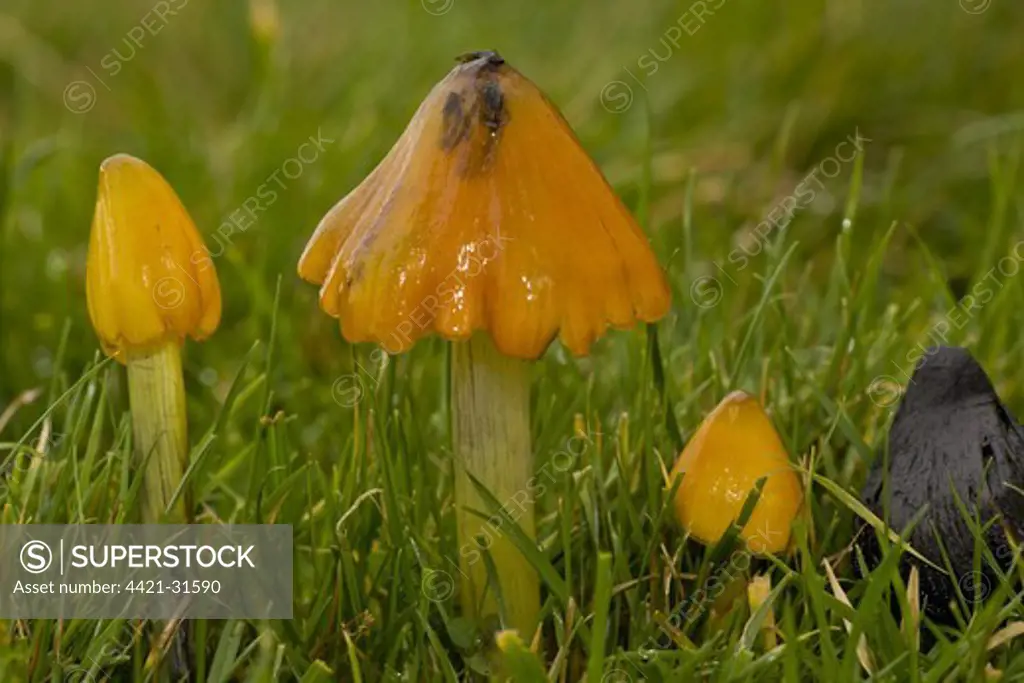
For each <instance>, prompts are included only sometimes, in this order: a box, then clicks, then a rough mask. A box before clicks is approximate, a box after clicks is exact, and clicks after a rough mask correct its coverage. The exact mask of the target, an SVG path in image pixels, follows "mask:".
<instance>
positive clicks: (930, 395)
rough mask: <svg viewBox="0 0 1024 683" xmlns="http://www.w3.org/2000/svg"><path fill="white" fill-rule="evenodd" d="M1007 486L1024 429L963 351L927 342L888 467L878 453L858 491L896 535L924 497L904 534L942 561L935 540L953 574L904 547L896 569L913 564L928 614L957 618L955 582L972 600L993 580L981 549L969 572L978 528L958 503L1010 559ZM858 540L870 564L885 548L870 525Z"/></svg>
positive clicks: (1019, 460)
mask: <svg viewBox="0 0 1024 683" xmlns="http://www.w3.org/2000/svg"><path fill="white" fill-rule="evenodd" d="M1010 485H1012V486H1013V487H1017V488H1024V430H1022V429H1021V427H1020V426H1019V425H1018V424H1017V421H1016V420H1015V419H1014V417H1013V416H1012V415H1011V414H1010V412H1009V411H1008V410H1007V409H1006V408H1005V407H1004V406H1003V404H1002V402H1001V401H1000V400H999V396H997V395H996V392H995V389H994V388H993V387H992V383H991V381H989V378H988V376H987V375H986V374H985V371H984V370H983V369H982V368H981V366H980V365H979V364H978V362H977V361H976V360H975V359H974V357H973V356H971V354H970V353H969V352H968V351H967V350H966V349H962V348H956V347H945V346H940V347H936V348H932V349H929V350H928V351H927V353H926V354H925V355H924V356H923V357H922V358H921V360H920V361H919V362H918V364H917V367H916V368H915V369H914V374H913V376H912V377H911V378H910V383H909V384H908V386H907V389H906V392H905V393H904V396H903V400H902V401H901V403H900V406H899V409H898V410H897V412H896V418H895V419H894V421H893V424H892V428H891V429H890V430H889V459H888V470H886V459H885V454H884V452H882V453H879V454H878V455H877V457H876V458H875V461H874V464H873V465H872V468H871V472H870V474H869V476H868V479H867V483H866V484H865V486H864V490H863V491H862V492H861V499H862V500H863V502H864V503H865V505H867V506H868V508H870V509H871V511H872V512H873V513H875V514H876V515H878V516H879V517H880V518H881V519H883V520H886V521H887V522H888V525H889V527H890V528H891V529H892V530H893V531H895V532H896V533H902V532H903V531H904V530H905V529H906V527H907V526H908V525H909V524H910V523H911V522H912V521H913V520H914V518H915V517H917V516H918V515H919V511H920V510H921V508H922V507H924V506H925V505H926V504H927V506H928V509H927V511H926V512H925V513H924V515H923V516H921V518H920V520H919V521H918V523H917V524H916V526H915V527H914V529H913V531H912V532H911V534H910V537H909V538H908V539H906V540H907V541H909V543H910V545H911V546H912V547H913V548H914V550H916V551H917V552H918V553H920V554H921V555H923V556H924V557H926V558H928V560H930V561H931V562H933V563H935V564H936V565H937V566H939V567H942V568H944V569H945V568H946V564H945V562H944V560H943V553H942V551H941V550H940V541H941V544H942V545H941V547H943V548H945V552H946V554H947V556H948V558H949V563H950V565H951V567H952V570H953V574H952V575H948V574H945V573H943V572H940V571H938V570H936V569H933V568H931V567H929V566H927V565H925V564H924V563H921V562H920V561H918V560H917V559H916V558H914V557H913V556H912V555H911V554H909V553H904V555H903V557H902V558H901V560H902V566H901V573H902V574H903V576H904V578H906V574H907V573H908V572H909V566H910V564H911V563H914V564H917V565H918V571H919V572H920V578H921V594H922V603H923V608H924V613H925V614H926V615H927V616H928V617H929V618H930V619H932V620H933V621H935V622H937V623H941V624H947V625H952V624H954V623H955V621H954V619H953V613H952V611H951V609H950V603H951V602H952V601H955V600H956V599H957V590H956V586H955V585H954V584H958V585H959V586H960V590H961V593H962V594H963V595H964V598H965V600H967V601H968V602H970V601H972V600H973V599H974V598H975V597H984V595H983V594H985V593H987V592H989V589H991V588H993V587H994V586H995V581H997V578H996V574H995V572H993V571H992V568H991V566H989V563H988V562H987V561H986V560H985V558H984V556H982V559H981V562H980V568H981V575H980V576H979V575H978V574H976V573H975V569H974V567H975V564H974V556H975V535H974V534H973V533H972V532H971V528H970V525H969V523H968V521H967V519H965V516H964V510H966V511H968V513H969V514H970V515H971V517H972V518H974V519H975V520H979V521H980V523H981V525H982V528H985V525H986V524H988V528H987V532H986V534H985V540H986V543H987V545H988V547H989V549H990V551H991V552H992V554H993V556H994V557H995V558H996V559H997V560H998V562H999V564H1000V565H1001V568H1002V569H1004V570H1005V569H1006V568H1007V567H1008V566H1009V564H1010V560H1011V559H1012V555H1013V553H1012V550H1011V548H1010V545H1009V543H1008V541H1007V538H1006V535H1007V533H1009V534H1011V535H1012V536H1013V538H1014V539H1018V540H1019V539H1021V538H1024V534H1022V530H1024V495H1022V494H1021V493H1019V492H1018V491H1015V490H1014V488H1012V487H1011V486H1010ZM957 498H959V504H958V501H957ZM993 519H994V520H995V521H993ZM990 522H991V523H990ZM858 543H859V544H860V546H861V549H862V550H863V552H864V556H865V560H866V562H867V564H868V566H869V568H873V567H875V566H876V565H877V564H878V562H880V560H881V557H880V554H881V553H880V549H879V547H878V540H877V537H876V535H875V532H874V530H872V529H870V528H865V529H862V530H861V533H860V534H859V535H858ZM979 585H980V589H979V588H978V587H979Z"/></svg>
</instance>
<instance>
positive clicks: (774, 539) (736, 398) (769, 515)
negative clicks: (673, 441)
mask: <svg viewBox="0 0 1024 683" xmlns="http://www.w3.org/2000/svg"><path fill="white" fill-rule="evenodd" d="M672 474H673V478H674V477H675V475H678V474H683V475H684V476H683V481H682V483H681V484H680V485H679V488H678V489H677V490H676V499H675V504H676V513H677V514H678V516H679V521H680V522H681V523H682V525H683V526H684V527H685V528H686V529H688V530H689V531H690V533H691V534H692V535H693V536H695V537H696V538H697V540H699V541H701V542H702V543H705V544H708V545H710V544H713V543H715V542H717V541H718V539H719V538H721V536H722V534H723V533H725V531H726V529H728V528H729V525H730V524H732V523H733V521H735V520H736V518H738V517H739V515H740V511H741V510H742V509H743V503H744V502H745V501H746V500H747V495H748V494H749V493H750V492H751V491H752V490H753V489H754V487H755V486H756V484H757V480H758V479H760V478H762V477H767V480H766V481H765V484H764V489H763V490H762V491H761V497H760V498H759V499H758V501H757V506H756V507H755V508H754V511H753V513H752V514H751V516H750V519H749V520H747V524H746V525H745V526H744V527H743V533H742V534H741V535H742V537H743V539H744V540H745V541H747V544H748V547H749V548H750V549H751V550H752V551H753V552H755V553H763V552H772V553H775V552H779V551H781V550H785V549H786V547H787V546H788V544H789V532H790V525H791V524H792V522H793V518H794V517H795V516H796V513H797V511H798V510H799V509H800V502H801V498H802V494H801V489H800V482H799V480H798V479H797V476H796V473H795V472H794V471H793V468H792V466H791V465H790V462H789V456H788V455H787V454H786V449H785V447H784V446H783V445H782V441H781V440H780V439H779V435H778V434H777V433H776V431H775V428H774V427H772V423H771V421H770V420H769V419H768V416H767V415H765V413H764V410H762V409H761V406H760V404H759V403H758V402H757V399H755V398H753V397H752V396H748V395H747V394H745V393H743V392H742V391H736V392H733V393H731V394H729V395H728V396H726V397H725V399H724V400H723V401H722V402H721V403H719V404H718V406H717V407H716V408H715V409H714V410H713V411H711V413H710V414H709V415H708V416H707V417H706V418H704V422H703V423H701V426H700V429H698V430H697V433H696V434H694V435H693V438H692V439H690V442H689V443H688V444H686V448H684V449H683V452H682V454H681V455H680V456H679V459H678V460H677V461H676V464H675V466H674V467H673V468H672Z"/></svg>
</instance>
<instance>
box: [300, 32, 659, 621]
mask: <svg viewBox="0 0 1024 683" xmlns="http://www.w3.org/2000/svg"><path fill="white" fill-rule="evenodd" d="M459 61H460V63H459V64H458V66H456V67H455V68H454V69H453V70H452V71H451V73H449V74H448V76H447V77H446V78H444V79H443V80H442V81H441V82H440V83H438V84H437V85H436V86H435V87H434V89H433V90H432V91H431V92H430V94H428V95H427V98H426V99H425V100H424V101H423V103H422V104H421V105H420V107H419V110H418V111H417V112H416V115H415V116H414V117H413V119H412V121H411V122H410V124H409V126H408V128H406V130H405V132H404V133H403V134H402V136H401V138H400V139H399V140H398V142H397V143H396V144H395V146H394V147H393V148H392V150H391V151H390V152H389V153H388V155H387V156H386V157H385V158H384V160H383V161H381V163H380V165H379V166H377V168H376V169H374V171H373V172H372V173H370V175H369V176H368V177H367V178H366V179H365V180H364V181H363V182H362V183H361V184H360V185H359V186H358V187H356V188H355V189H354V190H352V191H351V193H349V194H348V195H347V196H346V197H345V198H343V199H342V200H341V201H340V202H338V203H337V204H336V205H335V206H334V208H333V209H331V211H330V212H329V213H328V214H327V215H326V216H325V217H324V218H323V220H322V221H321V222H320V225H319V226H318V227H317V229H316V232H315V233H314V234H313V236H312V238H311V239H310V240H309V243H308V244H307V245H306V249H305V252H304V253H303V254H302V258H301V260H300V261H299V268H298V270H299V275H300V276H301V277H303V278H304V279H306V280H308V281H310V282H314V283H316V284H319V285H320V306H321V308H322V309H323V310H324V311H325V312H326V313H328V314H329V315H331V316H334V317H336V318H338V319H339V321H340V324H341V331H342V334H343V335H344V337H345V338H346V339H348V340H349V341H351V342H375V343H377V344H380V345H382V346H383V347H384V348H385V350H387V351H388V352H390V353H401V352H404V351H406V350H408V349H409V348H411V347H412V346H413V344H414V343H415V342H416V341H417V340H418V339H420V338H422V337H424V336H426V335H428V334H431V333H436V334H438V335H440V336H442V337H443V338H445V339H448V340H450V341H452V342H454V343H453V345H452V354H451V357H452V363H451V365H452V369H451V387H452V391H451V395H452V421H453V425H452V427H453V429H452V432H453V440H454V444H453V445H454V451H455V459H456V471H457V475H456V482H455V498H456V505H457V509H458V528H459V537H460V564H461V569H462V573H463V575H464V576H466V577H469V578H468V580H464V581H463V582H462V596H463V603H464V606H465V607H466V608H467V609H468V610H471V611H474V612H476V613H477V614H478V615H480V616H482V615H483V614H484V613H486V612H489V611H493V608H494V597H493V594H492V595H489V596H487V597H484V598H483V600H482V601H481V596H482V595H483V593H484V589H485V588H486V577H487V574H486V572H485V563H484V562H483V561H481V559H480V558H481V551H482V550H483V548H484V547H486V549H487V550H488V552H490V554H491V556H492V557H493V559H494V562H495V565H496V568H497V572H498V587H499V590H500V591H501V594H502V597H503V601H504V603H505V606H506V610H507V613H508V615H509V620H508V621H509V623H508V626H509V627H511V628H516V629H518V630H520V631H521V632H523V633H524V634H528V633H531V632H532V631H531V629H532V628H534V627H535V626H536V616H537V613H538V611H539V589H538V583H537V581H538V577H537V575H536V572H535V571H534V570H533V568H532V566H531V565H530V563H529V562H528V561H527V560H526V559H525V558H524V557H523V555H522V554H521V553H520V552H519V550H518V549H517V548H516V547H515V546H514V545H513V544H512V543H511V541H509V539H508V537H507V534H506V533H505V532H504V530H503V529H502V528H493V527H494V525H493V524H490V523H488V522H485V521H484V520H481V519H480V518H479V517H478V516H477V515H473V514H472V513H471V512H469V510H470V509H476V510H480V511H484V512H487V511H488V509H487V506H486V505H485V504H484V502H483V501H482V500H481V498H480V497H479V496H478V493H477V490H476V489H475V487H474V486H473V485H472V482H471V480H470V478H469V475H473V476H475V477H476V478H477V479H478V480H479V481H481V482H482V483H483V484H484V486H485V487H487V488H488V489H489V490H490V492H491V493H492V494H493V495H494V496H495V497H496V498H497V500H498V502H499V503H500V504H502V505H504V506H505V507H506V509H507V510H508V511H509V513H510V515H511V516H512V517H513V518H514V519H515V522H516V523H518V524H519V526H520V527H521V528H522V530H523V531H524V532H525V533H526V534H527V535H529V536H531V537H532V536H533V533H534V514H533V499H532V498H533V496H532V493H531V492H532V491H533V490H534V487H531V485H530V480H531V477H532V476H533V471H534V468H533V458H532V455H531V448H530V421H529V373H528V366H527V365H526V364H525V363H524V362H523V361H524V360H531V359H535V358H537V357H538V356H540V355H541V354H542V353H544V350H545V349H546V348H547V347H548V346H549V344H550V343H551V341H552V340H553V339H554V338H555V337H558V338H560V339H561V341H562V343H563V344H564V345H565V347H566V348H568V349H569V350H570V351H571V352H572V353H573V354H576V355H586V354H587V353H588V352H589V350H590V346H591V344H592V343H593V342H594V341H595V340H596V339H597V338H599V337H601V336H602V335H603V334H604V333H605V332H606V330H607V329H608V328H609V327H616V328H628V327H631V326H633V325H634V324H635V323H636V321H637V320H640V321H648V322H652V321H655V320H658V319H659V318H661V317H662V316H663V315H664V314H665V313H666V312H667V310H668V308H669V303H670V295H669V289H668V285H667V283H666V281H665V277H664V274H663V273H662V271H661V269H660V268H659V266H658V263H657V261H656V260H655V257H654V254H653V253H652V252H651V249H650V247H649V245H648V243H647V239H646V237H645V236H644V234H643V232H642V231H641V229H640V227H639V226H638V225H637V223H636V221H634V220H633V218H632V216H631V215H630V214H629V211H628V210H627V209H626V208H625V206H623V204H622V202H621V201H620V200H619V199H618V197H616V195H615V193H614V192H613V191H612V189H611V188H610V187H609V185H608V183H607V181H606V180H605V179H604V177H603V176H602V175H601V172H600V170H599V169H598V167H597V165H596V164H594V162H593V161H592V160H591V159H590V157H589V156H588V155H587V153H586V152H585V151H584V150H583V148H582V147H581V146H580V144H579V141H578V140H577V139H576V137H575V136H574V135H573V132H572V130H571V129H570V127H569V125H568V124H567V123H566V122H565V120H564V119H563V118H562V116H561V114H559V113H558V111H557V110H556V109H555V107H554V106H553V105H552V104H551V102H550V101H549V100H548V99H547V98H546V97H545V96H544V95H543V94H542V93H541V91H540V90H539V89H538V88H537V86H535V85H534V84H533V83H531V82H530V81H529V80H527V79H526V78H525V77H524V76H523V75H522V74H520V73H519V72H518V71H516V70H515V69H513V68H512V67H511V66H510V65H509V64H508V63H507V62H506V61H505V60H504V59H502V58H501V57H500V56H499V55H498V54H496V53H494V52H477V53H472V54H469V55H466V56H464V57H462V58H460V60H459ZM474 335H475V336H474ZM483 536H486V537H487V541H486V543H479V539H480V538H481V537H483ZM492 541H493V543H492Z"/></svg>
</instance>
